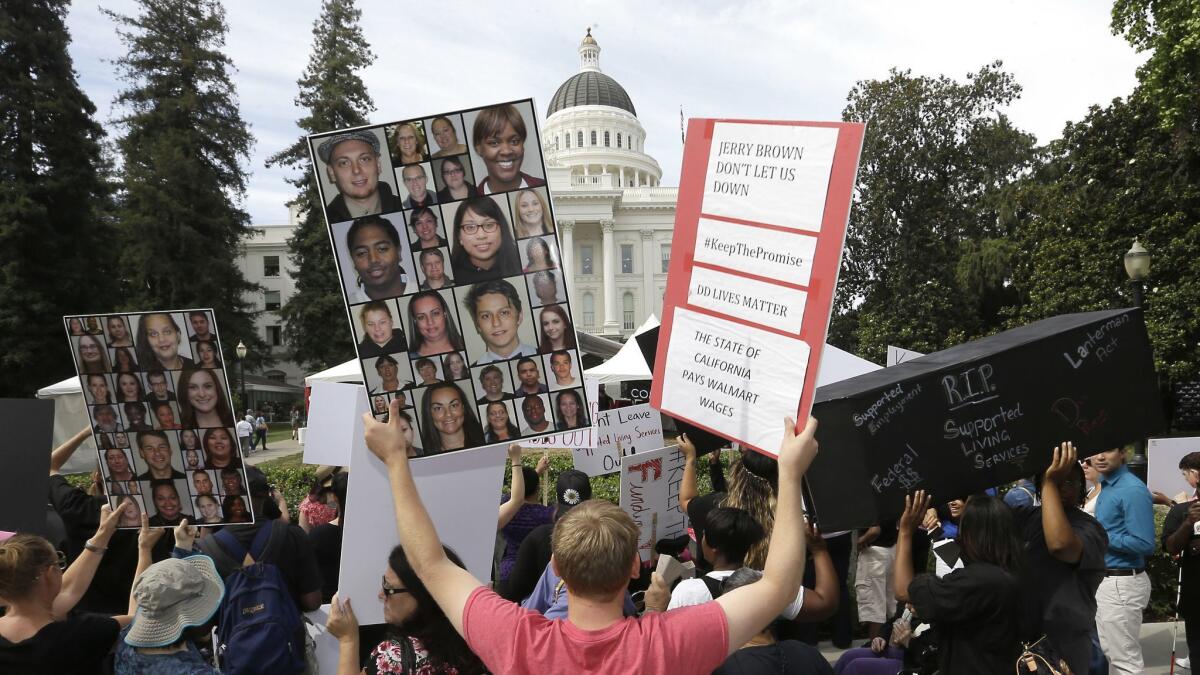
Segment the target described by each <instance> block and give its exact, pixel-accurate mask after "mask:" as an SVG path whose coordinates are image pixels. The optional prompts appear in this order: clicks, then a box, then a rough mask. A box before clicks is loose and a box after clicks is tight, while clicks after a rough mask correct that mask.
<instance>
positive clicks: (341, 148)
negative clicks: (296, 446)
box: [78, 99, 581, 514]
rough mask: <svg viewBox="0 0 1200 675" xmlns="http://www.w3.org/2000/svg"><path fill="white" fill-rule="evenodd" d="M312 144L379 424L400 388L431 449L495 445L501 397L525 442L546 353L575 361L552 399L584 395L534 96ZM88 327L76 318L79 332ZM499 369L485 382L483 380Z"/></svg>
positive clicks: (548, 428) (546, 420)
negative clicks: (489, 418)
mask: <svg viewBox="0 0 1200 675" xmlns="http://www.w3.org/2000/svg"><path fill="white" fill-rule="evenodd" d="M308 142H309V145H310V148H311V150H312V153H313V157H314V166H313V170H314V172H315V173H316V175H315V176H314V177H315V179H316V184H317V188H318V191H319V192H320V198H321V201H322V202H323V203H324V204H325V205H326V209H325V214H324V215H325V217H326V224H327V226H328V228H329V237H330V243H331V245H332V247H333V250H334V256H333V258H334V261H335V263H336V265H337V269H338V279H339V281H340V282H341V285H342V290H343V293H344V297H345V299H346V305H347V318H348V319H349V321H350V324H351V331H352V334H353V338H354V344H355V350H356V352H357V356H358V359H357V360H358V362H359V367H360V368H361V370H362V377H363V379H362V381H363V383H364V384H365V386H366V388H367V392H368V396H369V399H368V402H369V409H370V411H371V414H372V415H374V416H375V417H376V419H383V418H385V417H388V416H389V415H388V412H387V409H386V408H385V405H386V404H387V403H389V402H390V401H391V400H392V399H393V397H396V396H399V395H400V394H401V392H403V393H404V395H405V396H406V397H407V400H408V404H409V405H410V406H411V408H410V409H409V410H410V412H409V413H408V414H410V415H411V417H412V420H411V426H412V431H413V434H414V438H415V439H416V442H417V444H418V445H419V446H420V447H421V448H422V453H424V454H439V453H442V452H448V451H456V450H462V449H470V448H475V447H479V446H482V445H484V432H485V427H486V426H487V425H486V422H485V420H484V419H482V418H481V415H483V414H484V413H486V409H481V408H480V407H479V406H486V404H487V403H488V402H492V401H493V400H494V399H495V398H496V397H497V396H500V397H501V398H500V399H499V400H504V401H510V403H509V404H508V405H507V406H506V408H507V411H508V413H507V414H508V417H509V418H510V422H511V423H512V425H513V426H514V427H516V428H517V430H518V431H517V434H519V435H522V436H524V435H526V434H524V433H521V429H522V417H523V411H522V410H521V408H520V406H519V404H518V402H516V401H513V400H512V399H513V397H514V396H516V395H517V394H519V392H521V391H525V392H526V393H535V394H549V393H550V386H549V384H548V378H550V377H551V373H552V372H553V371H552V364H551V362H550V360H549V359H548V358H547V357H548V356H549V355H550V354H551V353H552V352H555V351H560V350H567V351H568V352H570V354H571V358H572V360H573V362H574V364H573V365H572V366H570V367H568V368H567V370H566V371H565V372H566V376H565V379H563V380H562V381H561V382H560V381H558V380H555V383H556V387H555V392H558V391H561V390H567V389H571V388H575V385H574V383H575V382H576V381H577V380H578V378H579V377H580V376H581V375H580V370H579V368H580V364H578V349H577V338H576V334H575V324H576V322H575V320H574V318H573V317H572V316H571V310H572V304H571V302H570V299H569V298H568V297H567V294H568V284H567V283H566V279H565V278H564V275H563V271H562V267H563V264H564V256H565V255H566V252H565V251H564V250H563V249H562V244H561V242H560V241H559V240H558V236H557V232H556V227H555V219H554V212H553V209H554V205H553V203H552V201H551V198H550V194H549V189H548V187H547V185H546V169H545V161H544V160H543V158H542V143H541V140H540V137H539V131H538V120H537V114H536V110H535V108H534V106H533V101H532V99H523V100H517V101H509V102H504V103H497V104H493V105H486V106H477V107H473V108H469V109H466V110H458V111H452V112H447V113H441V114H435V115H422V116H420V117H407V118H405V119H401V120H397V121H385V122H383V123H381V124H375V125H372V126H369V127H363V128H356V129H344V130H338V131H330V132H323V133H321V134H315V135H313V136H310V137H309V138H308ZM335 164H336V166H334V165H335ZM335 169H336V170H335ZM538 279H540V282H538V283H537V284H535V280H538ZM539 290H540V291H541V294H542V295H541V296H540V297H539V296H538V295H537V291H539ZM86 332H87V326H86V325H84V324H83V323H80V325H79V326H78V333H79V335H78V336H83V335H86ZM188 337H191V334H190V333H189V334H188ZM190 345H191V348H192V356H193V357H194V358H196V359H200V360H201V363H203V364H204V365H210V364H212V363H215V362H214V361H211V360H203V359H205V358H207V357H206V354H202V353H201V352H203V351H204V348H203V347H201V346H200V343H199V342H198V341H196V340H191V341H190ZM105 356H106V357H107V356H108V354H106V355H105ZM213 357H215V358H217V359H220V358H221V352H220V351H219V350H218V351H217V352H216V353H214V354H213ZM526 360H527V361H528V362H527V363H526ZM492 364H495V366H496V368H495V371H494V372H493V373H489V375H488V377H487V382H486V383H485V382H483V381H481V380H480V379H479V377H480V375H481V374H482V373H481V372H480V369H481V368H483V367H484V366H486V365H492ZM518 370H522V371H523V372H524V375H525V377H526V379H527V380H528V381H529V384H528V385H523V384H522V383H521V380H520V377H519V374H518ZM560 370H562V368H561V366H560ZM528 371H532V373H531V372H528ZM105 372H107V373H111V372H112V371H111V366H110V367H109V370H107V371H105ZM496 380H498V381H496ZM447 385H449V386H447ZM112 386H114V387H116V386H118V383H116V382H115V381H114V382H112ZM496 387H498V388H499V389H498V391H499V392H500V393H495V392H494V391H492V390H495V389H496ZM175 393H176V395H177V396H178V397H179V404H178V407H179V414H180V420H179V423H180V424H181V425H182V426H183V427H185V428H187V427H188V426H189V424H190V422H191V420H190V419H189V417H188V415H187V403H186V401H185V397H184V393H183V392H182V391H181V390H179V389H178V387H177V386H176V389H175ZM539 403H540V406H541V408H542V417H541V418H539V420H538V421H535V422H533V423H532V425H528V428H529V429H531V430H532V431H531V432H530V433H534V434H537V433H551V432H553V430H554V427H555V426H556V424H557V422H556V418H555V411H554V407H553V401H552V399H551V398H550V397H549V396H546V397H544V400H540V401H539ZM460 408H461V409H460ZM151 412H153V411H151ZM493 413H494V416H495V417H496V418H497V419H499V418H500V417H503V416H504V415H502V414H501V411H500V410H499V409H494V410H493ZM568 417H570V418H572V419H573V417H571V416H570V415H568ZM151 422H152V423H153V420H151ZM497 424H500V422H497ZM506 428H507V427H506V425H504V424H501V425H500V426H499V427H497V428H496V429H494V430H493V431H494V434H495V436H496V437H505V436H506V435H507V431H506V430H505V429H506ZM543 430H544V431H543ZM224 511H225V513H226V514H228V509H224Z"/></svg>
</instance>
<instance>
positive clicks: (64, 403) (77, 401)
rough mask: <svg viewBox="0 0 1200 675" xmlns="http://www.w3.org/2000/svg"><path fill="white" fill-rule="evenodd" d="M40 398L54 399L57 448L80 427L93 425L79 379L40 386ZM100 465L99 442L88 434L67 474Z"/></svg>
mask: <svg viewBox="0 0 1200 675" xmlns="http://www.w3.org/2000/svg"><path fill="white" fill-rule="evenodd" d="M37 397H38V398H47V399H52V400H53V401H54V445H55V447H57V446H59V445H61V444H62V443H64V442H66V440H67V439H69V438H71V437H72V436H74V435H75V434H77V433H79V430H80V429H82V428H84V427H90V426H91V424H92V421H91V419H89V418H88V413H87V406H86V405H85V404H84V401H83V386H82V385H80V384H79V378H77V377H68V378H67V379H65V380H63V381H62V382H55V383H54V384H51V385H49V386H45V387H42V388H41V389H38V392H37ZM50 450H51V448H46V452H50ZM97 466H98V464H97V461H96V442H95V441H94V440H93V439H92V438H91V437H88V439H87V440H85V441H84V442H83V445H81V446H79V449H78V450H76V451H75V454H74V455H72V456H71V459H70V460H69V461H68V462H67V463H66V464H65V465H64V466H63V469H62V470H63V473H78V472H81V471H92V470H93V469H95V468H97Z"/></svg>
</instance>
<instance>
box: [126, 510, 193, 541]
mask: <svg viewBox="0 0 1200 675" xmlns="http://www.w3.org/2000/svg"><path fill="white" fill-rule="evenodd" d="M185 522H186V521H185ZM166 533H167V530H166V528H164V527H156V528H154V529H153V530H152V529H150V516H147V515H146V512H145V511H143V512H142V527H141V529H139V530H138V548H139V549H142V550H143V551H149V550H151V549H153V548H154V545H155V544H157V543H158V540H159V539H162V538H163V535H164V534H166Z"/></svg>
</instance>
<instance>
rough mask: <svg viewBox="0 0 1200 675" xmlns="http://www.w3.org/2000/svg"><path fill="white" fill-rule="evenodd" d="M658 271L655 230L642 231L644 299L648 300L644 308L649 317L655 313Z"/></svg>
mask: <svg viewBox="0 0 1200 675" xmlns="http://www.w3.org/2000/svg"><path fill="white" fill-rule="evenodd" d="M657 270H658V261H657V260H655V259H654V230H651V229H649V228H646V229H644V230H642V297H643V298H645V299H646V306H645V307H644V308H643V309H644V310H645V313H646V314H647V315H649V314H650V313H651V312H654V311H655V308H654V299H655V298H657V297H658V292H657V291H656V290H655V289H654V272H655V271H657Z"/></svg>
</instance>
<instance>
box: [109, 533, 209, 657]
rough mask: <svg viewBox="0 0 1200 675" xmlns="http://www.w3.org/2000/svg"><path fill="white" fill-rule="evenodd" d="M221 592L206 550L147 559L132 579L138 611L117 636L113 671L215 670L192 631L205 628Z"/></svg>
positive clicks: (204, 630) (195, 633) (202, 631)
mask: <svg viewBox="0 0 1200 675" xmlns="http://www.w3.org/2000/svg"><path fill="white" fill-rule="evenodd" d="M185 527H186V525H185ZM178 531H179V529H178V528H177V529H176V532H177V533H178ZM193 531H194V529H193ZM224 596H225V584H224V583H223V582H222V581H221V577H220V576H219V575H218V574H217V567H216V565H214V564H213V561H212V558H209V557H208V556H206V555H192V556H190V557H187V558H170V559H168V560H163V561H162V562H158V563H155V564H153V565H151V566H150V567H149V568H148V569H147V570H146V571H145V572H143V573H142V575H141V576H139V577H138V578H137V580H136V581H134V583H133V598H134V601H135V602H137V614H136V615H135V616H134V618H133V623H131V624H130V625H129V627H128V628H126V629H125V631H124V635H123V636H122V639H121V640H119V641H118V642H117V657H116V668H115V672H116V674H117V675H126V674H127V673H128V674H130V675H132V674H133V673H139V674H146V675H208V674H210V673H214V674H215V673H219V672H220V671H218V670H216V669H214V668H213V667H212V666H211V665H209V664H208V663H206V662H205V660H204V658H203V657H202V656H201V654H200V652H199V651H198V650H197V649H196V646H195V644H194V643H193V636H197V637H198V636H201V635H204V634H206V633H207V628H208V624H209V622H210V621H211V620H212V619H213V616H214V615H215V614H216V612H217V608H218V607H219V606H220V605H221V599H222V598H223V597H224Z"/></svg>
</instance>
